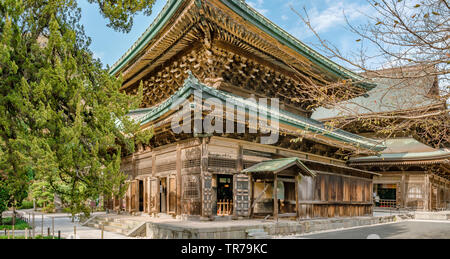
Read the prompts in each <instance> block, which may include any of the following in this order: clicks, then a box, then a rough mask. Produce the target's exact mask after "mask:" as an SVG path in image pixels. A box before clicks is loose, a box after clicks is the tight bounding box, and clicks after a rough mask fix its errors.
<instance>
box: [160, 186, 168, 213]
mask: <svg viewBox="0 0 450 259" xmlns="http://www.w3.org/2000/svg"><path fill="white" fill-rule="evenodd" d="M159 186H160V192H159V195H160V196H159V201H160V206H159V208H160V212H161V213H167V200H166V198H167V181H166V178H161V181H159Z"/></svg>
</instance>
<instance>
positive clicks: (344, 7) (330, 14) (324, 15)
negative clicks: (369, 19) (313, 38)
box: [308, 1, 370, 33]
mask: <svg viewBox="0 0 450 259" xmlns="http://www.w3.org/2000/svg"><path fill="white" fill-rule="evenodd" d="M327 2H328V3H329V7H328V8H326V9H324V10H318V9H317V8H315V7H314V8H313V9H311V10H310V11H309V13H308V15H309V18H310V19H311V25H312V26H313V28H314V29H315V30H316V32H317V33H323V32H327V31H329V30H330V29H332V28H334V27H337V26H342V25H345V23H346V22H345V17H344V12H345V15H346V16H347V18H348V20H349V21H350V22H351V21H354V20H357V19H359V18H362V17H364V16H365V15H364V13H367V12H368V11H369V8H370V6H369V5H368V4H365V5H361V4H358V3H355V2H352V3H348V2H346V1H327Z"/></svg>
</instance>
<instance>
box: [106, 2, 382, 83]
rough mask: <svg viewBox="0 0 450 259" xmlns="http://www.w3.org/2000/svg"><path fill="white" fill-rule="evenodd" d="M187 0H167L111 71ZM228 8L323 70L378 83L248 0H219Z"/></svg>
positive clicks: (142, 45) (122, 64)
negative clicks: (331, 57)
mask: <svg viewBox="0 0 450 259" xmlns="http://www.w3.org/2000/svg"><path fill="white" fill-rule="evenodd" d="M185 1H186V0H168V1H167V4H166V5H165V6H164V8H163V9H162V11H161V12H160V13H159V14H158V16H157V17H156V19H155V20H154V22H153V23H152V24H151V25H150V26H149V27H148V28H147V30H146V31H145V32H144V33H143V34H142V36H141V37H140V38H139V39H138V40H137V41H136V42H135V43H134V44H133V46H132V47H131V48H130V49H129V50H128V51H127V52H126V53H125V54H124V55H123V56H122V57H121V58H120V59H119V60H118V61H117V62H116V63H115V64H114V65H113V66H112V67H111V68H110V70H109V73H110V74H111V75H116V74H117V73H118V72H119V71H120V70H122V69H123V68H124V67H125V66H126V65H127V64H128V63H129V62H130V61H132V60H133V59H134V58H135V57H136V56H137V55H138V54H139V53H140V52H141V51H142V50H143V49H144V48H145V47H146V46H147V45H148V43H149V42H150V41H151V40H152V39H153V38H154V37H155V36H156V35H157V34H158V33H159V32H160V30H161V29H162V28H163V27H164V26H165V25H166V24H167V22H168V21H169V20H170V19H171V18H172V16H173V15H174V14H175V13H176V11H177V10H178V8H179V7H180V6H181V5H182V4H183V3H184V2H185ZM196 1H198V0H196ZM218 1H220V2H222V3H223V4H225V5H226V6H227V7H229V8H230V9H231V10H233V11H234V12H236V13H237V14H239V15H240V16H242V17H243V18H244V19H245V20H247V21H249V22H250V23H252V24H254V25H255V26H257V27H258V28H259V29H261V30H262V31H264V32H266V33H267V34H269V35H270V36H272V37H274V38H275V39H277V40H278V41H279V42H280V43H282V44H283V45H285V46H288V47H289V48H291V49H293V50H295V51H296V52H297V53H299V54H301V55H303V56H305V57H307V58H308V59H309V60H311V61H312V62H314V63H315V64H317V65H319V67H321V68H322V69H324V70H326V71H328V72H331V73H332V74H334V75H335V76H338V77H343V78H345V79H352V80H353V81H355V82H356V83H357V85H359V86H360V87H362V88H364V89H366V90H370V89H372V88H374V87H375V86H376V84H374V83H370V82H368V81H367V79H366V78H364V77H362V76H360V75H358V74H356V73H354V72H352V71H350V70H348V69H346V68H344V67H342V66H340V65H338V64H337V63H335V62H333V61H331V60H329V59H327V58H326V57H324V56H323V55H321V54H319V53H318V52H317V51H315V50H313V49H312V48H310V47H308V46H307V45H305V44H304V43H302V42H301V41H300V40H298V39H296V38H295V37H293V36H292V35H291V34H289V33H288V32H286V31H285V30H283V29H282V28H280V27H279V26H278V25H276V24H274V23H273V22H271V21H270V20H269V19H267V18H266V17H264V16H263V15H261V14H260V13H258V12H257V11H256V10H254V9H253V8H252V7H250V6H249V5H248V4H247V3H245V2H243V1H240V0H218Z"/></svg>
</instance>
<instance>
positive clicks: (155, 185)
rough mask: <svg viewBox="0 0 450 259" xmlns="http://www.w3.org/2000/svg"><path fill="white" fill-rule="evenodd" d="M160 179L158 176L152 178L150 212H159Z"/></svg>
mask: <svg viewBox="0 0 450 259" xmlns="http://www.w3.org/2000/svg"><path fill="white" fill-rule="evenodd" d="M158 197H159V181H158V178H150V213H158V203H159V198H158Z"/></svg>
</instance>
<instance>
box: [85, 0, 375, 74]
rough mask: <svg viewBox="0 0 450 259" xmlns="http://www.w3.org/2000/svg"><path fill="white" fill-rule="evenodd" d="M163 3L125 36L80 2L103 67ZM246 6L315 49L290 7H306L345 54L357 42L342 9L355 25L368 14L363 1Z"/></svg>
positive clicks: (298, 0)
mask: <svg viewBox="0 0 450 259" xmlns="http://www.w3.org/2000/svg"><path fill="white" fill-rule="evenodd" d="M165 3H166V0H156V3H155V5H154V8H153V13H152V15H151V16H144V15H137V16H136V17H135V20H134V26H133V29H132V30H131V32H130V33H128V34H126V33H121V32H116V31H114V30H113V29H111V28H108V27H107V26H106V24H107V21H106V20H105V19H104V18H103V17H102V16H101V15H100V13H99V12H98V9H97V7H96V6H95V5H92V4H89V3H88V2H87V1H86V0H80V1H79V5H80V7H81V9H82V21H81V22H82V23H83V25H84V26H85V31H86V34H87V35H88V36H89V37H91V39H92V44H91V47H90V48H91V50H92V52H93V53H94V55H95V57H97V58H100V59H101V60H102V62H103V64H104V65H110V66H111V65H113V64H114V63H115V62H116V61H117V60H118V59H119V58H120V57H121V56H122V55H123V54H124V53H125V52H126V51H127V50H128V49H129V48H130V47H131V45H132V44H133V43H134V42H135V41H136V40H137V39H138V38H139V36H140V35H141V34H142V33H143V32H144V31H145V30H146V29H147V27H148V26H149V25H150V24H151V23H152V21H153V20H154V18H155V17H156V15H157V14H158V13H159V12H160V11H161V9H162V8H163V6H164V5H165ZM247 3H249V4H250V5H251V6H252V7H254V8H255V9H256V10H258V11H259V12H260V13H262V14H263V15H265V16H266V17H267V18H269V19H270V20H271V21H273V22H274V23H276V24H277V25H279V26H280V27H281V28H283V29H285V30H286V31H288V32H289V33H291V34H292V35H294V36H295V37H297V38H298V39H300V40H301V41H303V42H304V43H306V44H308V45H310V46H311V47H313V48H315V49H317V47H315V46H316V45H317V41H316V39H315V36H314V35H312V33H311V32H310V31H309V30H308V29H307V28H306V27H305V26H304V25H303V23H302V21H301V20H300V18H299V17H298V16H297V14H295V13H294V12H293V11H292V10H291V9H290V6H293V7H294V8H295V9H296V10H297V11H299V12H302V11H303V8H306V9H307V11H308V13H309V16H310V18H311V23H312V25H313V26H314V28H315V29H316V31H317V32H318V33H319V34H320V36H321V37H323V38H325V39H327V40H328V41H330V42H331V43H333V44H334V45H335V46H336V47H338V48H339V49H340V50H341V51H342V53H344V54H350V52H351V51H352V50H353V49H354V46H355V45H356V44H357V42H356V40H357V39H358V37H357V36H356V35H353V34H352V33H351V32H349V31H348V29H347V28H346V22H345V20H344V15H343V10H344V8H345V14H346V15H347V17H348V18H349V20H350V22H351V23H352V24H355V25H357V24H363V23H365V22H366V18H365V16H364V14H365V13H369V12H370V8H369V5H368V4H367V2H366V1H362V0H247ZM339 63H340V62H339Z"/></svg>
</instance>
